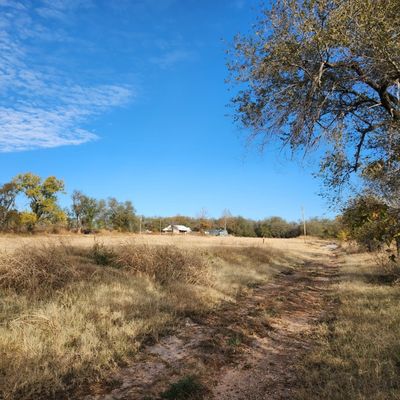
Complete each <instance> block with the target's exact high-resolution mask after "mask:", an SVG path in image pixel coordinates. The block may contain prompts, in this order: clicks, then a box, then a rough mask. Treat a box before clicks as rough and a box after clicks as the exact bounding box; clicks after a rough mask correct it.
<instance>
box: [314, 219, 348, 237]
mask: <svg viewBox="0 0 400 400" xmlns="http://www.w3.org/2000/svg"><path fill="white" fill-rule="evenodd" d="M340 228H341V225H340V222H339V220H338V219H334V220H330V219H327V218H310V219H309V220H307V234H308V235H310V236H317V237H320V238H336V237H338V235H339V231H340Z"/></svg>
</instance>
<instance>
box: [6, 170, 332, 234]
mask: <svg viewBox="0 0 400 400" xmlns="http://www.w3.org/2000/svg"><path fill="white" fill-rule="evenodd" d="M64 187H65V186H64V182H63V181H62V180H61V179H58V178H56V177H54V176H49V177H47V178H45V179H42V178H41V177H39V176H37V175H35V174H32V173H25V174H20V175H17V176H16V177H15V178H13V179H12V180H11V181H10V182H7V183H5V184H3V185H2V186H0V230H1V231H3V232H30V233H33V232H37V231H48V232H57V231H59V230H61V229H66V230H70V231H74V232H82V233H94V232H97V231H100V230H109V231H119V232H139V231H142V232H148V233H150V232H151V233H160V232H161V231H162V229H163V228H164V227H166V226H168V225H169V224H180V225H185V226H188V227H189V228H191V229H192V230H193V231H194V232H200V233H204V232H206V231H208V230H211V229H217V228H226V230H227V231H228V233H229V234H231V235H235V236H247V237H273V238H291V237H297V236H300V235H301V234H302V233H303V230H302V229H303V228H302V224H301V223H299V222H288V221H286V220H285V219H283V218H281V217H278V216H274V217H269V218H266V219H263V220H257V221H256V220H252V219H249V218H245V217H242V216H232V215H231V214H230V212H229V211H227V210H225V211H224V213H223V215H222V216H221V217H220V218H209V217H207V215H206V213H205V212H202V213H201V214H200V215H199V216H198V217H196V218H195V217H188V216H182V215H176V216H171V217H145V218H144V217H142V216H139V215H137V213H136V210H135V207H134V206H133V204H132V202H131V201H123V202H122V201H118V200H117V199H116V198H114V197H110V198H108V199H96V198H94V197H91V196H88V195H86V194H84V193H83V192H81V191H78V190H75V191H74V192H73V193H72V196H71V205H70V207H68V208H61V206H60V205H59V203H58V196H59V195H60V194H61V193H64ZM18 197H23V198H24V199H25V200H27V203H28V205H29V208H28V209H24V210H19V209H18V207H17V198H18ZM307 226H308V233H309V234H310V235H314V236H320V237H334V236H336V235H337V233H338V230H339V225H338V222H337V221H336V220H329V219H319V218H312V219H310V220H308V221H307Z"/></svg>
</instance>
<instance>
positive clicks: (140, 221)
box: [139, 215, 143, 235]
mask: <svg viewBox="0 0 400 400" xmlns="http://www.w3.org/2000/svg"><path fill="white" fill-rule="evenodd" d="M142 218H143V216H142V215H141V216H140V219H139V235H141V234H142Z"/></svg>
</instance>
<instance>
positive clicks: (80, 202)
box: [72, 190, 102, 231]
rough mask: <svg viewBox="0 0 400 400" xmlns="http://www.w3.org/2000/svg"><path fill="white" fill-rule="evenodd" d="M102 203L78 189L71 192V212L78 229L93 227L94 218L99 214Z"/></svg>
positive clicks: (90, 228)
mask: <svg viewBox="0 0 400 400" xmlns="http://www.w3.org/2000/svg"><path fill="white" fill-rule="evenodd" d="M101 210H102V205H101V204H99V201H97V200H96V199H95V198H93V197H89V196H87V195H85V194H83V193H82V192H80V191H77V190H75V191H74V192H73V193H72V214H73V216H74V219H75V226H76V228H77V229H78V230H80V229H82V228H84V229H87V230H89V231H90V230H92V229H94V228H95V224H96V218H97V217H98V216H99V215H100V214H101Z"/></svg>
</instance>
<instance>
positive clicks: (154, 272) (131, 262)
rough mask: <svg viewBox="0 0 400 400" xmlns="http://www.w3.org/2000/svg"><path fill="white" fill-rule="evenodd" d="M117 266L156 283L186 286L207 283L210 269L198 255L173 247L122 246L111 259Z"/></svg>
mask: <svg viewBox="0 0 400 400" xmlns="http://www.w3.org/2000/svg"><path fill="white" fill-rule="evenodd" d="M115 262H116V264H117V265H120V266H121V267H123V268H125V269H128V270H130V271H132V272H135V273H141V274H145V275H147V276H149V277H151V278H152V279H154V280H155V281H156V282H158V283H160V284H167V283H171V282H174V281H180V282H183V283H189V284H208V283H210V280H211V279H210V276H211V275H210V274H211V272H210V268H209V265H208V263H207V262H206V260H205V257H202V255H201V254H200V253H199V252H196V251H188V250H183V249H179V248H177V247H175V246H156V247H149V246H146V245H137V246H130V245H125V246H123V247H121V248H120V249H119V251H118V255H117V256H116V257H115Z"/></svg>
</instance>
